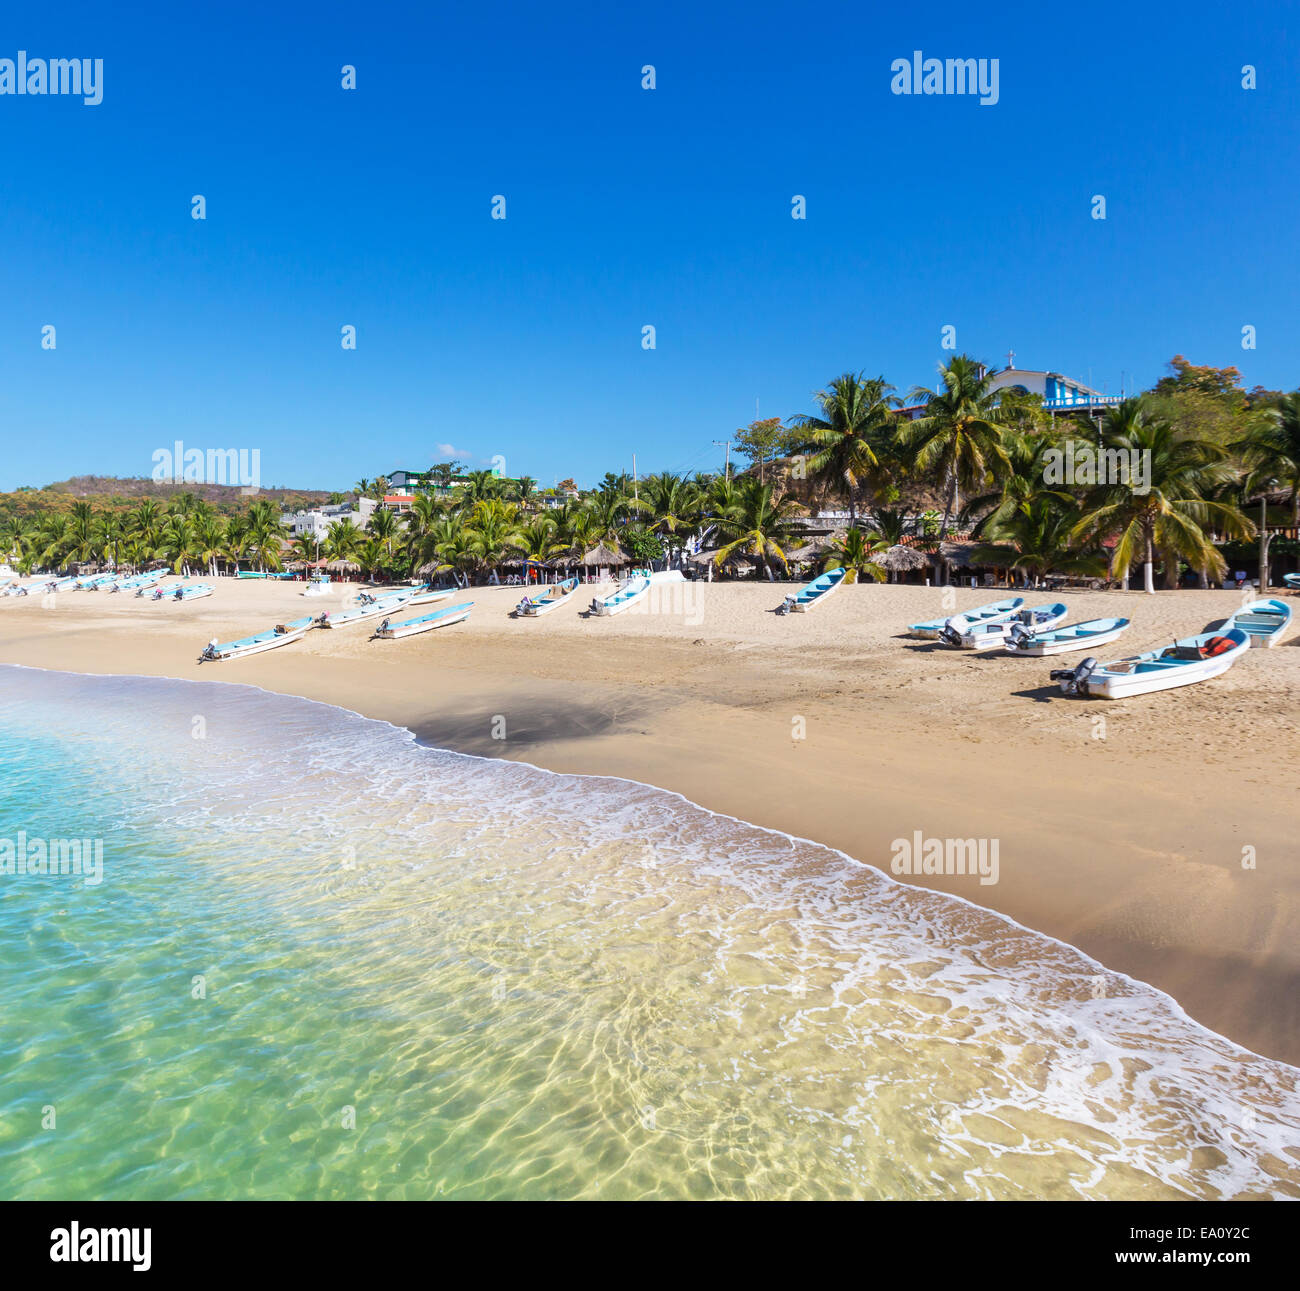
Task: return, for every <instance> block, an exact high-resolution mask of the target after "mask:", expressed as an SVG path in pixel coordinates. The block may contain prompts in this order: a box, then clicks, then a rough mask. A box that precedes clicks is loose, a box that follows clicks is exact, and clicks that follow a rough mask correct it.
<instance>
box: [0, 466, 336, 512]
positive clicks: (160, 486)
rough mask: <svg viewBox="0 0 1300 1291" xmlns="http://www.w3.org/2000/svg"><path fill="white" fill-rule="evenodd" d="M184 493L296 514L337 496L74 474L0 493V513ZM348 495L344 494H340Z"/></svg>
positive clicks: (216, 503) (228, 505) (230, 505)
mask: <svg viewBox="0 0 1300 1291" xmlns="http://www.w3.org/2000/svg"><path fill="white" fill-rule="evenodd" d="M182 493H188V494H191V495H192V496H193V497H195V498H199V499H202V501H204V502H207V503H209V504H211V505H212V506H213V507H216V508H217V509H219V510H226V509H230V510H238V511H242V510H244V509H245V508H246V507H247V506H248V504H249V502H251V501H254V500H255V499H258V498H261V499H266V500H269V501H272V502H276V503H278V504H280V505H282V506H283V508H284V509H285V510H286V511H297V510H301V509H304V508H307V507H314V506H320V505H321V504H323V503H326V502H329V501H330V499H331V498H334V497H336V496H340V495H339V494H337V493H334V492H330V491H329V490H326V489H291V488H280V487H277V488H261V489H258V490H257V491H256V492H255V493H245V492H244V490H243V489H242V488H240V486H239V485H237V484H199V483H193V482H190V481H186V482H184V483H180V484H176V483H173V482H172V481H170V480H168V481H162V482H157V481H154V480H151V479H149V478H147V477H139V478H137V477H128V478H122V477H119V476H116V475H74V476H72V477H71V478H70V479H66V480H57V481H55V482H54V483H52V484H45V485H42V486H41V487H39V488H33V487H30V486H29V487H25V488H19V489H15V490H13V491H11V492H8V493H0V510H2V511H7V512H10V513H13V512H15V511H18V512H22V511H24V510H25V509H27V508H26V507H24V505H23V504H24V503H27V505H28V506H29V507H31V508H32V509H41V510H48V509H49V507H50V503H51V495H54V496H55V497H58V498H66V499H67V500H68V503H69V505H70V504H71V503H72V502H74V501H76V500H77V499H82V498H92V499H95V500H96V501H99V502H106V503H109V504H112V503H113V502H114V501H119V502H121V503H122V504H123V505H128V504H133V503H136V502H140V501H143V500H144V499H145V498H153V499H155V500H156V501H159V502H165V501H167V500H168V499H169V498H173V497H176V496H177V495H178V494H182ZM342 496H348V495H346V494H345V495H342Z"/></svg>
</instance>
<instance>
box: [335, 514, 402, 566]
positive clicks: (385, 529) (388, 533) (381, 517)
mask: <svg viewBox="0 0 1300 1291" xmlns="http://www.w3.org/2000/svg"><path fill="white" fill-rule="evenodd" d="M348 527H349V528H353V527H355V526H352V525H349V526H348ZM401 527H402V526H401V524H400V522H399V521H398V519H397V516H396V515H395V514H394V513H393V512H392V511H390V510H389V509H388V508H387V507H376V508H375V510H374V511H373V512H372V513H371V516H370V519H369V521H367V523H366V532H367V533H368V534H369V535H370V536H371V537H372V538H375V539H377V540H378V541H379V542H380V543H381V544H382V545H383V548H384V557H385V559H386V560H387V561H388V562H390V563H391V561H392V559H393V544H394V543H395V542H396V541H397V535H398V533H399V532H400V531H401Z"/></svg>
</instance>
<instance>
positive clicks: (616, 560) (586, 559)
mask: <svg viewBox="0 0 1300 1291" xmlns="http://www.w3.org/2000/svg"><path fill="white" fill-rule="evenodd" d="M630 563H631V559H630V557H628V556H625V555H624V554H623V553H622V552H621V551H618V550H616V549H615V548H613V547H607V546H606V545H605V544H604V543H603V542H598V543H597V544H596V545H595V546H594V547H593V548H592V549H591V550H590V551H589V552H587V554H586V555H585V556H583V558H582V559H581V560H580V561H578V564H580V565H627V564H630Z"/></svg>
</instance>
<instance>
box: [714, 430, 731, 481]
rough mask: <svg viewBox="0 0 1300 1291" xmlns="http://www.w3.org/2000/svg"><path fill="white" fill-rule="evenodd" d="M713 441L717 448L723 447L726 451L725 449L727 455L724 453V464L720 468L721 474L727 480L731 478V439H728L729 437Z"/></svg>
mask: <svg viewBox="0 0 1300 1291" xmlns="http://www.w3.org/2000/svg"><path fill="white" fill-rule="evenodd" d="M713 442H714V443H715V444H716V445H717V446H718V447H719V448H725V449H726V451H727V455H726V459H725V465H724V466H723V468H722V474H723V476H724V478H726V479H728V480H729V479H731V440H729V439H715V440H714V441H713Z"/></svg>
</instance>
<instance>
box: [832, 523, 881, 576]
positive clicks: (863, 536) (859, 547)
mask: <svg viewBox="0 0 1300 1291" xmlns="http://www.w3.org/2000/svg"><path fill="white" fill-rule="evenodd" d="M889 545H890V544H889V542H888V540H887V539H885V538H882V537H881V536H880V535H879V534H878V533H864V532H863V531H862V530H861V529H858V528H857V527H854V528H852V529H850V530H848V531H847V532H846V533H845V534H844V536H843V537H842V538H840V540H839V541H838V542H834V543H832V544H831V546H830V547H829V548H827V551H826V555H825V556H824V557H823V558H822V571H823V572H825V571H826V570H828V569H839V568H841V567H842V568H843V569H844V581H845V582H846V583H858V582H861V581H862V579H863V577H867V578H871V579H874V580H875V581H876V582H877V583H883V582H884V581H885V570H884V569H883V568H882V567H881V566H880V565H878V564H876V562H875V561H874V560H872V559H871V558H872V556H874V555H875V554H876V552H878V551H884V550H885V549H886V548H887V547H889Z"/></svg>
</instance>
